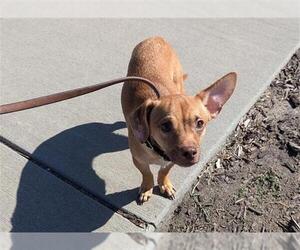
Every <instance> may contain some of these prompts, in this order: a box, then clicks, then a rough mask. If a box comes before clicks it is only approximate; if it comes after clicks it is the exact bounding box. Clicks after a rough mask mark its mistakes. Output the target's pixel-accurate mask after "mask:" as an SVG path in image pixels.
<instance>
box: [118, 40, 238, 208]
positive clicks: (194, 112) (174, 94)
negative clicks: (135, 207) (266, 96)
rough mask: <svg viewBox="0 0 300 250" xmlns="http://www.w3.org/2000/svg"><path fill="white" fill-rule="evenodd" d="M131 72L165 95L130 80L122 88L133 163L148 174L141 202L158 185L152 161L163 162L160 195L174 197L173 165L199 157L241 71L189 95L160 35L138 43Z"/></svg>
mask: <svg viewBox="0 0 300 250" xmlns="http://www.w3.org/2000/svg"><path fill="white" fill-rule="evenodd" d="M127 75H128V76H140V77H145V78H147V79H149V80H151V81H153V82H154V83H155V87H156V88H157V89H158V91H159V92H160V95H161V98H159V99H157V96H156V95H155V92H154V91H153V90H152V89H151V88H149V86H147V85H146V84H143V83H134V82H127V83H125V84H124V86H123V89H122V108H123V113H124V116H125V119H126V123H127V127H128V139H129V147H130V151H131V154H132V159H133V163H134V165H135V166H136V167H137V168H138V169H139V171H140V172H141V173H142V175H143V181H142V184H141V187H140V193H139V201H140V202H145V201H147V200H148V199H149V198H150V196H151V194H152V188H153V186H154V180H153V175H152V173H151V171H150V164H159V165H161V166H162V167H161V168H160V170H159V173H158V178H157V182H158V185H159V188H160V191H161V193H163V194H166V195H167V196H168V197H170V198H172V199H173V198H174V194H175V189H174V187H173V185H172V183H171V182H170V180H169V178H168V173H169V171H170V169H171V168H172V167H173V165H174V164H178V165H179V166H183V167H188V166H191V165H194V164H195V163H197V162H198V161H199V155H200V154H199V145H200V142H201V138H202V136H203V135H204V133H205V128H206V125H207V123H208V122H209V121H210V120H211V119H213V118H215V117H216V115H217V114H218V113H219V112H220V110H221V108H222V106H223V105H224V103H225V102H226V101H227V100H228V99H229V97H230V96H231V94H232V92H233V90H234V88H235V85H236V74H235V73H229V74H227V75H226V76H224V77H222V78H221V79H219V80H218V81H216V82H215V83H214V84H212V85H211V86H210V87H208V88H206V89H204V90H202V91H200V92H199V93H198V94H197V95H196V96H187V95H185V93H184V86H183V81H184V79H185V78H186V75H184V74H183V71H182V67H181V65H180V63H179V60H178V58H177V56H176V54H175V52H174V50H173V49H172V47H171V46H170V45H169V44H168V43H167V42H166V41H165V40H164V39H163V38H161V37H153V38H149V39H146V40H144V41H142V42H141V43H139V44H138V45H137V46H136V47H135V49H134V50H133V52H132V56H131V60H130V63H129V66H128V74H127Z"/></svg>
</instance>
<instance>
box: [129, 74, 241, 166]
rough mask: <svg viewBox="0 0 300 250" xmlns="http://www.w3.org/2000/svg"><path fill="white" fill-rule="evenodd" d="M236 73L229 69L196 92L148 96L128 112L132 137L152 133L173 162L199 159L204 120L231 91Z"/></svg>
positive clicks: (142, 139) (189, 162) (186, 163)
mask: <svg viewBox="0 0 300 250" xmlns="http://www.w3.org/2000/svg"><path fill="white" fill-rule="evenodd" d="M235 85H236V74H235V73H229V74H227V75H225V76H224V77H222V78H221V79H219V80H218V81H216V82H215V83H214V84H212V85H211V86H209V87H208V88H206V89H204V90H202V91H200V92H199V93H198V94H197V95H196V96H186V95H170V96H164V97H161V98H160V99H159V100H150V99H149V100H147V101H145V102H144V103H143V104H142V105H140V106H139V107H138V108H137V109H136V110H135V111H134V112H133V114H132V115H131V126H132V129H133V132H134V135H135V137H136V138H137V139H138V140H139V141H140V142H141V143H144V142H145V141H146V140H147V139H148V138H149V136H151V137H152V138H153V139H154V140H155V141H156V142H157V143H158V144H159V146H160V147H161V149H162V150H163V151H164V152H165V153H166V154H167V156H168V157H169V158H170V159H171V161H172V162H174V163H176V164H178V165H180V166H191V165H193V164H195V163H197V162H198V161H199V156H200V152H199V151H200V150H199V145H200V142H201V138H202V136H203V135H204V133H205V129H206V126H207V123H208V122H209V121H210V120H211V119H213V118H215V117H216V116H217V114H218V113H219V112H220V111H221V109H222V106H223V105H224V104H225V103H226V101H227V100H228V99H229V98H230V96H231V95H232V93H233V91H234V88H235Z"/></svg>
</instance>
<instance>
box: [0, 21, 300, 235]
mask: <svg viewBox="0 0 300 250" xmlns="http://www.w3.org/2000/svg"><path fill="white" fill-rule="evenodd" d="M153 35H161V36H163V37H165V38H166V39H167V40H168V41H169V42H170V43H171V44H172V46H173V47H174V48H175V50H176V51H177V53H178V56H179V58H180V60H181V62H182V65H183V68H184V70H185V72H186V73H188V74H189V78H188V80H187V82H186V90H187V92H188V93H189V94H195V93H197V92H198V91H199V90H201V89H202V88H204V87H206V86H207V85H209V84H211V83H212V82H214V81H215V80H216V79H217V78H219V77H221V76H222V75H224V74H226V73H227V72H229V71H236V72H237V73H238V86H237V89H236V91H235V93H234V95H233V97H232V98H231V99H230V101H229V102H228V103H227V104H226V106H225V107H224V108H223V110H222V113H221V115H220V116H219V117H218V118H217V119H216V120H215V121H214V122H213V123H212V124H211V125H210V127H209V128H208V131H207V134H206V136H205V140H204V142H203V144H202V145H203V147H202V154H203V156H202V160H201V162H200V163H199V164H198V165H197V166H193V167H191V168H185V169H184V168H180V167H178V166H176V167H174V169H173V170H172V172H171V180H172V181H173V184H174V185H175V187H176V189H177V198H176V200H175V201H170V200H168V199H165V198H163V197H161V196H160V195H158V194H156V195H154V196H153V197H152V198H151V200H150V201H149V202H147V203H145V204H144V205H143V206H138V205H137V204H136V202H135V198H136V195H137V192H138V187H139V185H140V182H141V176H140V174H139V172H138V171H137V170H136V169H135V167H134V166H133V163H132V161H131V155H130V153H129V150H128V145H127V136H126V134H127V131H126V126H125V123H124V118H123V115H122V111H121V105H120V91H121V87H122V85H119V86H114V87H111V88H107V89H104V90H102V91H100V92H96V93H92V94H90V95H87V96H83V97H79V98H76V99H72V100H68V101H65V102H61V103H56V104H53V105H49V106H44V107H40V108H36V109H32V110H27V111H22V112H19V113H13V114H7V115H3V116H2V117H1V136H3V137H4V138H6V139H7V140H9V141H10V142H12V143H14V144H15V145H17V146H18V147H20V148H21V149H23V150H24V151H26V152H27V153H26V154H28V156H29V157H31V158H32V159H33V160H34V161H35V163H36V164H32V163H30V162H29V163H27V162H26V160H25V159H23V162H22V161H19V160H18V161H19V163H18V164H13V166H14V165H18V166H19V168H18V170H14V171H19V175H16V176H15V177H14V179H13V181H9V180H8V178H6V177H5V176H7V177H8V176H11V173H10V171H11V170H9V169H10V168H3V167H1V171H3V173H4V174H3V173H2V174H1V200H2V196H3V197H7V198H6V203H2V204H1V206H2V208H1V209H4V210H5V211H6V212H5V213H4V214H5V216H6V217H5V226H3V227H2V228H1V229H2V230H4V231H7V230H10V229H11V225H10V223H11V222H10V218H12V219H13V216H14V210H15V209H16V208H19V207H20V204H22V201H23V200H26V199H27V196H28V195H29V193H30V192H29V193H28V192H27V191H26V187H25V186H26V185H22V183H35V182H36V180H35V179H33V178H32V175H33V174H29V175H28V174H27V173H28V172H30V171H32V172H33V173H35V174H36V176H39V175H40V173H38V172H40V171H41V168H44V169H47V168H49V169H51V170H52V171H55V172H56V173H57V175H58V176H59V177H60V178H57V176H54V175H53V174H51V173H50V172H46V171H44V169H43V175H45V177H44V178H45V179H53V180H55V179H59V180H57V181H56V180H55V182H59V184H57V186H56V187H55V188H56V190H57V191H56V192H57V194H56V195H57V196H62V195H63V192H66V194H65V197H70V199H75V200H76V202H78V205H76V206H73V205H72V204H73V203H70V206H72V209H70V207H69V205H68V204H69V203H65V202H62V201H60V200H55V199H54V198H53V200H52V202H55V206H56V209H55V211H57V212H58V213H59V211H61V210H65V209H67V210H66V211H68V216H69V217H71V216H74V217H76V218H77V217H78V213H80V209H79V208H80V205H79V204H81V205H82V204H84V207H85V209H86V212H88V211H89V209H91V210H90V211H95V213H97V212H96V211H97V209H98V208H97V206H99V207H101V208H102V207H103V206H104V207H106V209H108V210H109V209H110V208H109V207H107V204H109V205H111V206H112V207H114V208H121V210H122V214H123V215H120V214H112V215H111V218H108V219H107V220H106V223H105V225H106V226H104V225H101V224H99V225H98V227H88V228H87V227H86V226H84V225H85V223H86V224H87V225H89V223H94V220H95V219H93V218H92V217H84V218H83V219H82V223H81V224H79V225H78V226H79V228H76V230H74V228H72V227H65V228H64V230H63V231H72V230H74V231H77V230H79V231H93V230H98V231H109V230H110V231H126V230H129V231H134V230H137V231H138V230H140V228H139V227H136V225H135V224H133V223H132V222H130V223H131V224H132V227H131V226H130V225H128V226H127V222H128V221H129V220H128V219H125V217H126V216H127V215H126V214H127V213H128V214H129V215H135V218H136V219H140V220H141V221H143V223H141V226H142V227H144V229H145V230H154V227H153V226H152V225H154V226H157V225H158V224H159V223H160V222H161V221H162V220H163V219H164V218H165V217H166V216H167V215H168V214H170V211H172V209H173V208H174V207H175V206H176V205H177V204H178V202H179V201H180V200H181V198H182V197H183V195H184V194H185V192H186V191H187V190H188V188H189V187H190V186H191V184H192V182H193V181H194V180H195V178H196V176H197V175H198V173H199V172H200V170H201V166H203V164H204V163H205V162H206V161H207V160H208V159H209V158H210V157H211V156H212V155H213V154H214V153H215V152H216V151H217V150H218V148H219V147H220V146H221V145H222V143H223V142H224V140H225V139H226V137H227V136H228V134H229V133H230V132H231V131H232V129H233V128H234V127H235V125H236V124H237V123H238V121H239V119H240V118H241V116H242V115H243V114H244V113H245V112H246V111H247V110H248V109H249V107H250V106H251V105H252V104H253V103H254V102H255V100H256V98H257V97H258V96H259V95H260V94H261V93H262V91H263V90H264V89H265V88H266V86H267V85H268V84H269V83H270V81H271V79H272V78H273V77H274V74H275V73H277V72H278V70H279V69H280V68H281V67H282V66H283V65H284V64H285V62H287V60H288V59H289V57H290V56H291V55H292V53H293V52H294V51H295V49H296V47H297V46H299V20H296V19H177V20H176V19H152V20H151V19H139V20H134V19H120V20H118V19H57V20H55V19H15V20H8V19H7V20H2V27H1V43H2V51H1V53H2V62H1V63H2V64H1V73H2V83H1V98H0V99H1V104H4V103H9V102H14V101H20V100H25V99H29V98H33V97H38V96H41V95H47V94H51V93H56V92H59V91H63V90H68V89H72V88H76V87H81V86H87V85H90V84H94V83H97V82H101V81H105V80H108V79H113V78H117V77H120V76H124V75H125V74H126V70H127V65H128V62H129V59H130V54H131V51H132V49H133V48H134V46H135V45H136V44H137V43H138V42H140V41H142V40H143V39H145V38H147V37H149V36H153ZM10 150H11V149H5V151H3V152H2V153H1V154H3V155H5V156H4V157H2V158H1V166H5V165H8V164H10V163H9V162H13V163H14V161H15V159H17V158H20V156H18V155H17V154H16V153H14V152H13V153H10V152H7V151H10ZM22 164H23V165H22ZM13 166H12V167H11V168H14V167H13ZM153 170H154V172H157V169H156V168H155V167H154V168H153ZM39 179H40V178H37V180H39ZM63 182H66V183H63ZM2 183H3V184H2ZM45 183H46V181H45ZM45 183H44V182H38V181H37V182H36V183H35V189H37V190H38V191H39V192H40V195H42V194H43V192H46V193H48V192H50V193H52V192H51V191H49V190H48V189H46V187H45ZM70 183H71V185H70ZM8 185H9V186H11V188H12V189H11V190H12V193H13V194H14V195H7V192H6V191H5V190H6V189H5V187H6V186H8ZM60 186H61V187H62V188H60ZM65 186H67V187H68V188H64V187H65ZM59 190H61V192H60V191H59ZM16 193H18V195H16ZM46 193H45V194H46ZM45 197H46V196H45ZM77 197H78V199H77ZM90 197H96V198H99V199H97V201H95V200H93V199H91V198H90ZM85 200H88V201H85ZM101 200H102V201H105V202H101ZM33 202H34V203H35V206H34V207H33V208H34V209H36V210H38V209H39V208H40V206H42V205H41V204H40V203H38V200H37V201H36V202H37V203H36V202H35V201H33ZM95 202H96V203H98V204H96V205H95V204H94V203H95ZM41 203H43V202H41ZM48 203H51V201H50V202H48ZM105 203H106V205H105ZM74 204H75V203H74ZM76 204H77V203H76ZM93 206H96V207H93ZM21 208H22V207H21ZM75 208H78V210H77V209H75ZM34 209H28V208H27V207H26V206H24V208H22V209H19V210H20V211H22V210H24V211H22V213H23V214H24V216H25V217H26V216H32V218H34V219H37V220H39V218H38V217H37V218H35V217H34V215H35V210H34ZM92 209H95V210H92ZM95 216H96V215H95ZM97 216H101V213H98V214H97ZM124 216H125V217H124ZM119 217H121V218H119ZM133 217H134V216H133ZM96 220H97V219H96ZM116 221H120V223H121V224H122V226H119V225H118V226H117V227H116V225H117V224H116V223H119V222H116ZM122 221H123V222H124V224H123V222H122ZM51 223H53V221H48V222H47V220H43V224H44V228H48V229H49V230H50V231H51V230H53V226H54V225H53V224H51ZM47 224H48V225H47ZM96 224H97V223H96ZM96 224H95V225H96ZM70 225H72V223H71V224H70ZM80 225H81V226H80ZM23 226H26V225H25V224H23ZM25 229H26V228H25ZM39 229H40V228H38V227H37V228H36V231H39ZM19 230H20V231H24V228H22V227H20V228H19Z"/></svg>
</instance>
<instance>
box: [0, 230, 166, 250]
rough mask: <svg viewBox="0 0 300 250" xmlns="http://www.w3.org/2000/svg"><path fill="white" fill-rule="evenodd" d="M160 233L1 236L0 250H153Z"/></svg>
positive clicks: (15, 234) (11, 234)
mask: <svg viewBox="0 0 300 250" xmlns="http://www.w3.org/2000/svg"><path fill="white" fill-rule="evenodd" d="M161 236H163V234H161V233H147V234H142V233H133V234H125V233H0V247H1V250H9V249H10V250H20V249H22V250H41V249H43V250H52V249H53V246H55V249H57V250H66V249H72V250H83V249H87V250H89V249H93V250H106V249H109V250H119V249H124V250H132V249H134V250H152V249H157V248H156V245H157V244H158V242H160V237H161Z"/></svg>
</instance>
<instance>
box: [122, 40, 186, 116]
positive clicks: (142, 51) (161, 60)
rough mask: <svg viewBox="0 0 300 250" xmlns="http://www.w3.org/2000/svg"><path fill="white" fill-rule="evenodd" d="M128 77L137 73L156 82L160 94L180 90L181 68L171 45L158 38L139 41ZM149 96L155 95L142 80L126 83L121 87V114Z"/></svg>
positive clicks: (179, 92) (131, 60)
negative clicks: (140, 81)
mask: <svg viewBox="0 0 300 250" xmlns="http://www.w3.org/2000/svg"><path fill="white" fill-rule="evenodd" d="M127 75H128V76H140V77H144V78H147V79H149V80H151V81H153V82H154V83H155V87H156V88H157V89H158V90H159V92H160V95H161V96H164V95H172V94H182V93H183V71H182V68H181V65H180V63H179V60H178V58H177V55H176V53H175V51H174V50H173V49H172V47H171V46H170V45H169V44H168V43H167V42H166V41H165V40H164V39H163V38H161V37H152V38H148V39H146V40H144V41H142V42H140V43H139V44H138V45H137V46H136V47H135V48H134V50H133V52H132V56H131V59H130V62H129V66H128V73H127ZM148 98H153V99H155V98H156V95H155V93H154V91H153V90H151V89H150V88H149V86H147V85H146V84H144V83H134V82H127V83H124V86H123V89H122V108H123V112H124V115H125V116H126V114H128V113H130V112H132V111H133V109H135V108H136V107H138V106H139V105H140V104H142V103H143V102H144V101H145V100H147V99H148Z"/></svg>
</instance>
